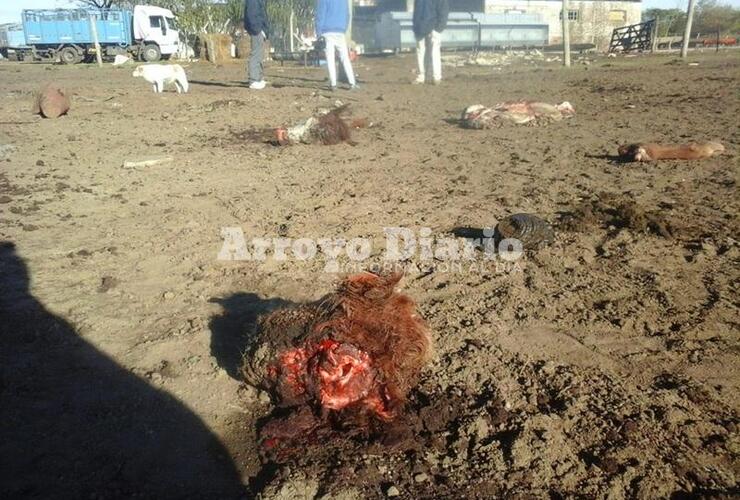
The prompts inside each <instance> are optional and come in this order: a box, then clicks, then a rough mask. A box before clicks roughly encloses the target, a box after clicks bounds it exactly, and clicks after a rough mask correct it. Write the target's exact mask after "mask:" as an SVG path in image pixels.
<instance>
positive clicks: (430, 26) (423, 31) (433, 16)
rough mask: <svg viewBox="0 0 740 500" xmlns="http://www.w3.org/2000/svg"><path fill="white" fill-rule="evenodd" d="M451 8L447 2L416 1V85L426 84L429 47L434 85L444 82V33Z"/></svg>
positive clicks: (414, 24)
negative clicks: (429, 48) (417, 68)
mask: <svg viewBox="0 0 740 500" xmlns="http://www.w3.org/2000/svg"><path fill="white" fill-rule="evenodd" d="M449 13H450V6H449V5H448V3H447V0H414V22H413V27H414V35H415V36H416V63H417V64H418V66H419V75H418V76H417V77H416V80H414V83H417V84H418V83H424V80H425V79H426V68H425V64H424V63H425V61H424V58H425V57H426V49H427V46H429V45H431V51H432V78H433V79H434V84H435V85H438V84H439V82H440V81H442V53H441V50H442V47H441V45H442V32H443V31H444V29H445V28H446V27H447V16H448V15H449Z"/></svg>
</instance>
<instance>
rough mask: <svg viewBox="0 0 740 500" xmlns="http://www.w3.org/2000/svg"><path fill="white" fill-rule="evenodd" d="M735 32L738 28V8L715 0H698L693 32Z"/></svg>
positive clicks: (739, 20)
mask: <svg viewBox="0 0 740 500" xmlns="http://www.w3.org/2000/svg"><path fill="white" fill-rule="evenodd" d="M717 30H719V31H720V32H722V33H728V32H729V33H737V32H738V31H739V30H740V9H736V8H734V7H732V6H731V5H723V4H720V3H719V2H718V1H717V0H699V2H698V4H697V6H696V19H695V21H694V28H693V31H694V32H695V33H701V34H707V33H716V32H717Z"/></svg>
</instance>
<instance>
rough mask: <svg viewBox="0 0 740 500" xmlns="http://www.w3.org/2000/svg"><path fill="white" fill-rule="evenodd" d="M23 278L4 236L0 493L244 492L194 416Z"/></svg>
mask: <svg viewBox="0 0 740 500" xmlns="http://www.w3.org/2000/svg"><path fill="white" fill-rule="evenodd" d="M29 283H30V276H29V272H28V269H27V266H26V264H25V263H24V261H23V259H22V258H21V257H20V256H19V255H18V254H17V253H16V249H15V246H14V245H13V244H12V243H8V242H0V421H1V422H2V425H1V426H0V497H2V498H18V497H20V496H23V497H41V498H123V497H139V498H243V497H244V496H245V488H244V486H243V485H242V482H241V478H240V475H239V474H238V473H237V470H236V468H235V466H234V464H233V461H232V459H231V458H230V457H229V455H228V452H227V451H226V448H225V447H224V446H223V445H222V444H221V442H220V441H219V439H218V438H217V436H215V435H214V434H213V433H211V432H210V431H209V429H208V428H207V427H206V426H205V424H204V423H203V422H202V421H201V420H200V419H199V418H198V417H197V416H196V415H194V414H193V413H192V412H191V411H190V410H188V409H187V408H186V407H185V406H184V405H183V404H182V403H180V402H179V401H178V400H177V399H176V398H174V397H172V396H170V395H169V394H167V393H165V392H163V391H161V390H159V389H157V388H155V387H152V386H151V385H149V384H148V383H147V382H146V381H144V380H142V379H139V378H138V377H136V376H134V375H132V374H131V373H130V372H129V371H128V370H126V369H125V368H123V367H121V366H119V365H118V364H116V363H115V362H114V361H113V360H112V359H110V358H108V357H107V356H106V355H105V354H103V353H102V352H100V351H98V350H97V349H96V348H95V347H94V346H92V345H91V344H89V343H88V342H86V341H85V340H83V339H82V338H81V337H80V336H79V335H78V334H77V332H76V331H75V330H74V329H73V328H72V326H71V325H70V324H69V323H67V322H66V321H65V320H64V319H63V318H61V317H59V316H56V315H54V314H52V313H51V312H49V311H48V310H47V309H46V308H45V307H44V305H43V304H42V303H41V302H39V301H38V300H37V299H36V298H35V297H34V296H33V295H31V293H30V292H29Z"/></svg>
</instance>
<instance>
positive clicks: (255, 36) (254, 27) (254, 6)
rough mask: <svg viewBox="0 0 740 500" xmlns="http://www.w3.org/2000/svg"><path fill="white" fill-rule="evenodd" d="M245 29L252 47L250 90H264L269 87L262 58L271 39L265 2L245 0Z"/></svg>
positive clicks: (261, 0)
mask: <svg viewBox="0 0 740 500" xmlns="http://www.w3.org/2000/svg"><path fill="white" fill-rule="evenodd" d="M244 29H246V30H247V33H249V38H250V41H251V46H252V47H251V52H250V53H249V88H250V89H255V90H262V89H263V88H265V85H267V83H266V82H265V78H264V73H263V68H262V58H263V57H264V55H265V40H267V39H268V38H269V37H270V24H269V23H268V21H267V11H266V10H265V0H245V2H244Z"/></svg>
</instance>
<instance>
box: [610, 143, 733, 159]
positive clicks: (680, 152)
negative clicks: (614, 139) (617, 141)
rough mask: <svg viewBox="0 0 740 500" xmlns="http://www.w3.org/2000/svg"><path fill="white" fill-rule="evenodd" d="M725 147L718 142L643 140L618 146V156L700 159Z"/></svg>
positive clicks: (629, 157)
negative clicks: (678, 142) (679, 142)
mask: <svg viewBox="0 0 740 500" xmlns="http://www.w3.org/2000/svg"><path fill="white" fill-rule="evenodd" d="M724 150H725V147H724V146H723V145H722V144H720V143H718V142H691V143H689V144H656V143H653V142H643V143H637V144H624V145H622V146H619V149H618V152H619V156H621V157H622V158H624V159H625V160H628V161H657V160H701V159H704V158H709V157H710V156H712V155H713V154H715V153H721V152H723V151H724Z"/></svg>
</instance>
